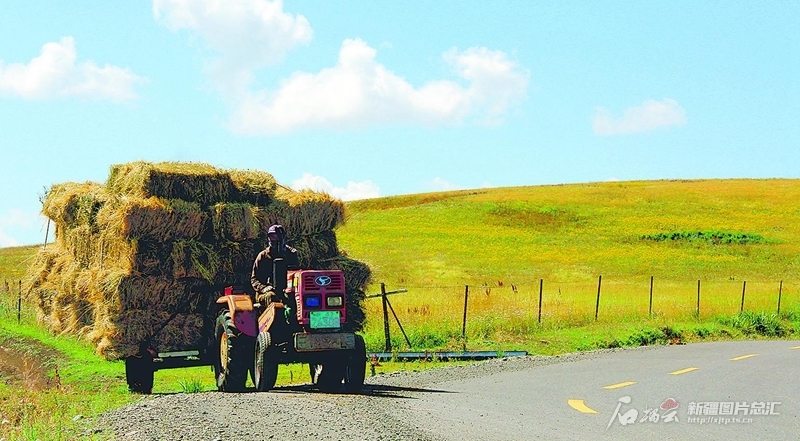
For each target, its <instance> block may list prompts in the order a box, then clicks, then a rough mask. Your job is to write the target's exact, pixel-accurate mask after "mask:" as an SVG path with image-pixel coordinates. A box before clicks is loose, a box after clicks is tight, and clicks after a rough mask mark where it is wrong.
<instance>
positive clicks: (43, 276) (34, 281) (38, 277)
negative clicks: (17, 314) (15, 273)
mask: <svg viewBox="0 0 800 441" xmlns="http://www.w3.org/2000/svg"><path fill="white" fill-rule="evenodd" d="M62 252H63V251H62V249H61V246H60V245H59V244H56V243H51V244H49V245H47V246H46V247H42V248H40V249H39V251H37V252H36V256H35V257H34V258H33V262H32V263H31V264H30V266H29V267H28V271H27V272H26V273H25V278H24V280H23V292H25V295H26V299H27V300H31V299H32V297H31V296H32V295H33V294H34V290H36V289H38V288H39V287H41V286H42V285H43V284H45V283H46V282H47V278H48V276H49V275H50V273H51V271H52V270H53V267H54V266H55V263H56V258H57V257H58V256H59V255H60V254H61V253H62Z"/></svg>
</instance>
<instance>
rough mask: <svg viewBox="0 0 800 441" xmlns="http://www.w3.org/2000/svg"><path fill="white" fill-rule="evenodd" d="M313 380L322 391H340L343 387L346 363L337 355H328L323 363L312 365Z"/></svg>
mask: <svg viewBox="0 0 800 441" xmlns="http://www.w3.org/2000/svg"><path fill="white" fill-rule="evenodd" d="M312 366H313V369H314V371H313V372H312V374H311V382H312V383H314V384H316V385H317V387H319V390H321V391H322V392H338V391H339V389H340V388H341V387H342V380H343V379H344V371H345V365H344V364H343V363H342V362H341V361H340V360H338V359H336V358H335V357H328V360H326V361H325V362H323V363H322V364H316V365H312Z"/></svg>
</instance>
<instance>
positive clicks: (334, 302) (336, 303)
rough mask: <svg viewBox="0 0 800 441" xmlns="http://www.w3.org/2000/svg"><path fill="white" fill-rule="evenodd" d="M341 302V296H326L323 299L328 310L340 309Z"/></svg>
mask: <svg viewBox="0 0 800 441" xmlns="http://www.w3.org/2000/svg"><path fill="white" fill-rule="evenodd" d="M343 300H344V299H343V298H342V296H328V297H326V298H325V304H326V305H328V307H329V308H341V306H342V303H343Z"/></svg>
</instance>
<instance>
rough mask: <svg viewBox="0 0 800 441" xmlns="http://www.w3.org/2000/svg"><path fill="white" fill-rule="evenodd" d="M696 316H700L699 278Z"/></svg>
mask: <svg viewBox="0 0 800 441" xmlns="http://www.w3.org/2000/svg"><path fill="white" fill-rule="evenodd" d="M696 315H697V317H698V318H699V317H700V280H698V281H697V314H696Z"/></svg>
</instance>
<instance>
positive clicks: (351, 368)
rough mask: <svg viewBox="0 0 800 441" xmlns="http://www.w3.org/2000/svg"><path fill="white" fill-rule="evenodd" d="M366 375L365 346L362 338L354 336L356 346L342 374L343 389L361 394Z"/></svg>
mask: <svg viewBox="0 0 800 441" xmlns="http://www.w3.org/2000/svg"><path fill="white" fill-rule="evenodd" d="M366 373H367V346H366V344H364V337H362V336H360V335H356V346H355V348H353V350H352V352H351V353H350V357H349V358H348V360H347V366H346V368H345V373H344V388H345V390H346V391H347V392H348V393H352V394H357V393H361V390H362V389H364V377H365V376H366Z"/></svg>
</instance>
